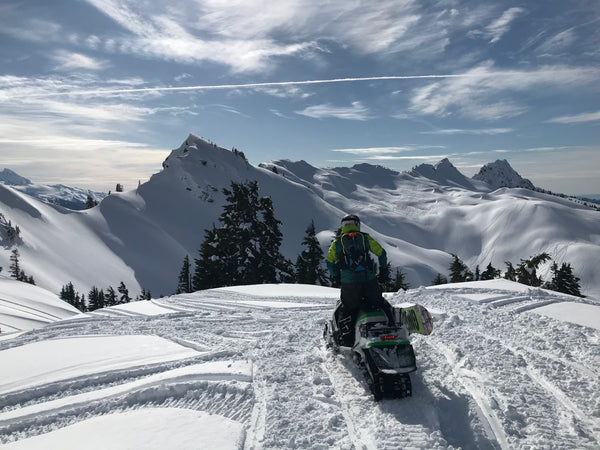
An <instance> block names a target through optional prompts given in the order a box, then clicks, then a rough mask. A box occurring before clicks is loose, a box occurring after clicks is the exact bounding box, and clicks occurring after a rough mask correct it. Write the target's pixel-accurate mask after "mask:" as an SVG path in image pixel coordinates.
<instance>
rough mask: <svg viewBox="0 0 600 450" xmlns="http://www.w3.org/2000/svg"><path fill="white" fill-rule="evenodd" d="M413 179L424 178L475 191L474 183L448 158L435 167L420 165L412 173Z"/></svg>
mask: <svg viewBox="0 0 600 450" xmlns="http://www.w3.org/2000/svg"><path fill="white" fill-rule="evenodd" d="M409 174H410V175H412V176H413V177H424V178H428V179H430V180H432V181H436V182H437V183H440V184H442V185H450V186H452V185H454V186H458V187H462V188H466V189H474V186H473V183H472V182H471V180H469V179H468V178H467V177H466V176H464V175H463V174H462V173H460V171H459V170H458V169H457V168H456V167H454V165H453V164H452V163H451V162H450V160H449V159H448V158H444V159H442V160H441V161H440V162H438V163H437V164H436V165H435V166H434V165H431V164H420V165H418V166H416V167H414V168H413V169H412V170H411V171H410V172H409Z"/></svg>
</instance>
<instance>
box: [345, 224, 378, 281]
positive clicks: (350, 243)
mask: <svg viewBox="0 0 600 450" xmlns="http://www.w3.org/2000/svg"><path fill="white" fill-rule="evenodd" d="M339 243H340V247H341V248H340V253H341V255H340V256H341V258H340V262H341V265H342V267H343V268H345V269H350V270H354V271H355V272H360V271H361V270H367V268H369V267H370V266H371V264H372V263H371V258H370V257H369V250H370V246H369V237H368V235H367V234H363V233H361V232H359V231H351V232H350V233H345V234H342V235H341V236H340V238H339Z"/></svg>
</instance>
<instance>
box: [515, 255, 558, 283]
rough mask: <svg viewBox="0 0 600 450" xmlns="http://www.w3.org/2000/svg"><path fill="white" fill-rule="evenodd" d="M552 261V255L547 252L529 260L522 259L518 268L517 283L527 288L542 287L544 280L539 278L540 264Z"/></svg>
mask: <svg viewBox="0 0 600 450" xmlns="http://www.w3.org/2000/svg"><path fill="white" fill-rule="evenodd" d="M550 259H551V258H550V255H549V254H548V253H546V252H544V253H540V254H539V255H537V256H534V257H531V258H529V259H522V260H521V263H520V264H519V265H518V267H517V281H518V282H519V283H522V284H526V285H527V286H534V287H539V286H541V284H542V279H541V278H540V277H538V276H537V269H538V267H539V266H540V264H542V263H544V262H546V261H548V260H550Z"/></svg>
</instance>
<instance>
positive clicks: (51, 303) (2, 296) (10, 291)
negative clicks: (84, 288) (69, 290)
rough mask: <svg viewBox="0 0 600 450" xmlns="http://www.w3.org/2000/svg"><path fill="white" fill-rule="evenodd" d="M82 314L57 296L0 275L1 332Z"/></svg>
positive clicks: (21, 329) (40, 324)
mask: <svg viewBox="0 0 600 450" xmlns="http://www.w3.org/2000/svg"><path fill="white" fill-rule="evenodd" d="M77 314H79V311H78V310H77V309H76V308H74V307H72V306H71V305H69V304H67V303H65V302H63V301H62V300H60V299H59V298H58V296H57V295H55V294H52V293H51V292H48V291H47V290H45V289H42V288H39V287H37V286H34V285H30V284H26V283H21V282H19V281H16V280H12V279H9V278H6V277H4V276H2V275H0V331H2V333H7V332H15V331H23V330H30V329H33V328H38V327H41V326H44V325H46V324H48V323H51V322H54V321H57V320H60V319H64V318H67V317H71V316H74V315H77Z"/></svg>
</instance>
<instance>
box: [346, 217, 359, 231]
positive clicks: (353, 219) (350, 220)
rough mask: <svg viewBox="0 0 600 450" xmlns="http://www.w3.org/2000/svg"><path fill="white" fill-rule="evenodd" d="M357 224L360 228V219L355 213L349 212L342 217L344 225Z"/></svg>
mask: <svg viewBox="0 0 600 450" xmlns="http://www.w3.org/2000/svg"><path fill="white" fill-rule="evenodd" d="M347 225H356V226H357V227H358V228H359V229H360V219H359V218H358V216H355V215H354V214H348V215H345V216H344V217H342V226H343V227H345V226H347Z"/></svg>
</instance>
